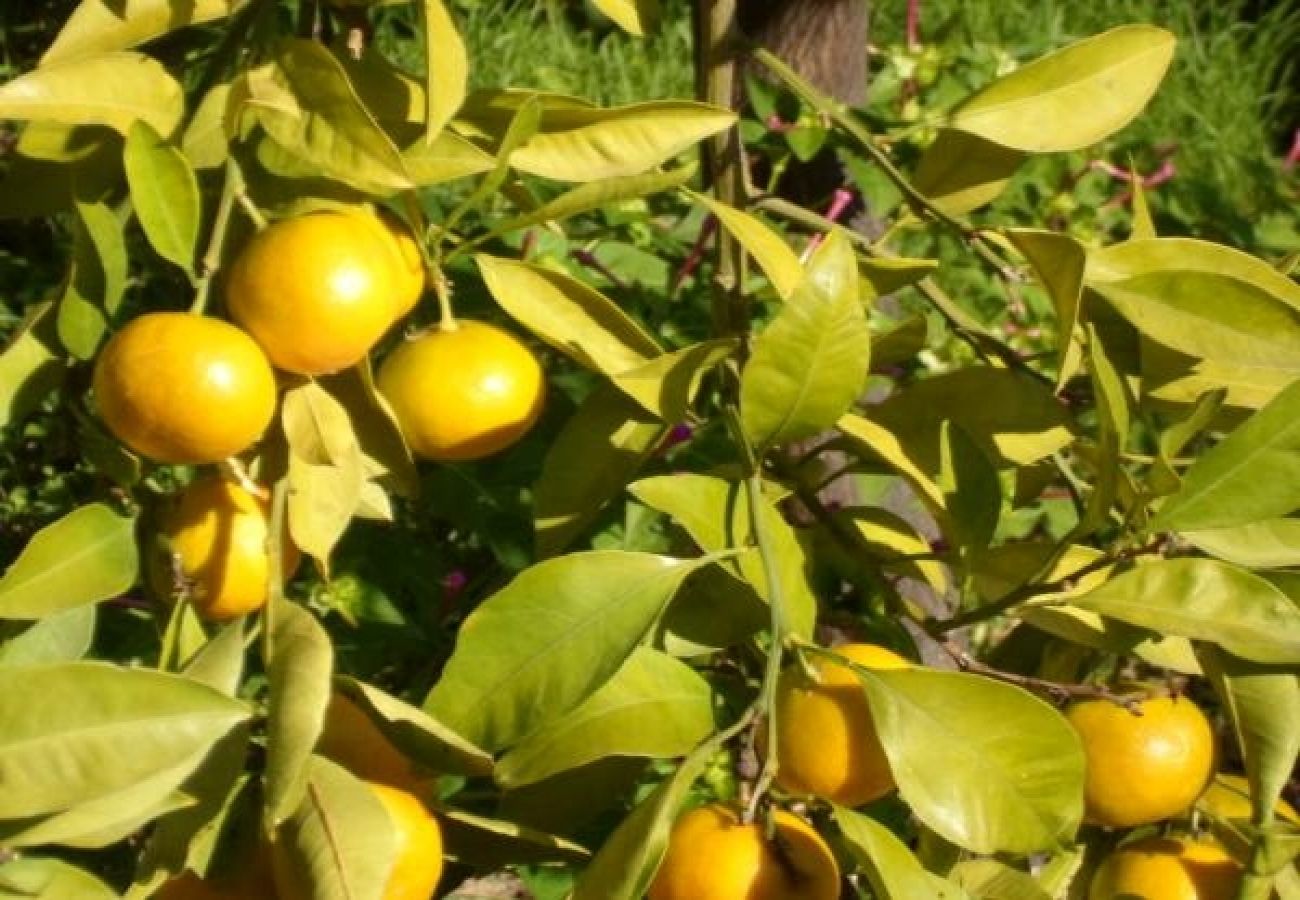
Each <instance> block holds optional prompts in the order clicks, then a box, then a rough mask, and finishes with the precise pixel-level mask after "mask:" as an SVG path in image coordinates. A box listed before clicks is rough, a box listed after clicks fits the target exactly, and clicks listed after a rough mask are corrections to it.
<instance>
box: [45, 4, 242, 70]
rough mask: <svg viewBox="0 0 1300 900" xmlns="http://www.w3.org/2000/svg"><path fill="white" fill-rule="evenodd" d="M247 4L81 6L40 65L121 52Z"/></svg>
mask: <svg viewBox="0 0 1300 900" xmlns="http://www.w3.org/2000/svg"><path fill="white" fill-rule="evenodd" d="M247 2H248V0H186V2H184V3H177V2H176V0H81V2H80V3H79V4H77V8H76V9H74V10H73V11H72V15H70V16H69V17H68V21H67V22H65V23H64V25H63V28H61V29H60V30H59V35H58V37H56V38H55V39H54V43H53V44H51V45H50V46H49V49H47V50H46V51H45V55H44V56H42V57H41V65H42V66H48V65H51V64H53V63H60V62H66V61H68V60H71V59H80V58H84V57H88V56H96V55H98V54H101V53H108V52H111V51H113V50H125V49H127V48H128V47H134V46H136V45H137V44H143V43H144V42H146V41H150V40H153V39H154V38H156V37H161V36H162V35H164V34H167V33H168V32H170V31H174V30H175V29H177V28H184V27H185V26H187V25H201V24H203V23H204V22H214V21H216V20H217V19H222V18H225V17H226V16H229V15H233V14H234V13H236V12H238V11H239V9H240V8H241V7H243V6H244V5H245V3H247Z"/></svg>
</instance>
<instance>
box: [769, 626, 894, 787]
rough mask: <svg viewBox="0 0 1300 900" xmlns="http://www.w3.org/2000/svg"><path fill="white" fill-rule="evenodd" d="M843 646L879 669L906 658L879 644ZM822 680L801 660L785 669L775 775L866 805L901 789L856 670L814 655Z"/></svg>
mask: <svg viewBox="0 0 1300 900" xmlns="http://www.w3.org/2000/svg"><path fill="white" fill-rule="evenodd" d="M834 650H835V652H836V653H839V654H841V655H842V656H846V657H848V658H849V659H851V660H853V661H854V662H856V663H858V664H860V665H863V666H867V667H869V668H873V669H901V668H907V667H908V666H910V665H911V663H909V662H908V661H907V660H906V659H904V658H903V657H901V656H899V655H898V654H896V653H894V652H893V651H891V650H887V649H885V648H884V647H878V646H875V645H874V644H845V645H843V646H840V647H835V648H834ZM812 668H813V670H814V671H815V672H816V673H817V675H818V676H819V678H820V681H816V682H814V681H812V680H810V679H809V678H808V676H807V675H806V674H805V673H804V671H803V670H802V669H801V668H799V667H798V666H792V667H790V668H788V669H786V670H785V671H784V672H782V673H781V679H780V682H779V683H778V685H777V697H776V716H777V741H778V748H777V749H778V751H779V753H778V758H779V759H780V761H781V763H780V766H781V767H780V769H779V770H778V772H777V776H776V780H777V783H779V784H780V785H781V786H782V787H783V788H785V789H786V790H788V791H790V792H792V793H796V794H816V795H817V796H819V797H823V798H825V799H827V800H833V801H834V802H836V803H839V804H840V805H842V806H850V807H853V806H861V805H862V804H864V803H869V802H871V801H872V800H876V799H878V798H880V797H883V796H884V795H885V794H888V793H889V792H890V791H892V790H893V789H894V776H893V774H892V773H891V772H890V771H889V761H888V760H887V759H886V758H885V751H884V749H883V748H882V747H881V746H880V739H879V738H878V737H877V736H876V727H875V725H874V724H873V723H872V721H871V711H870V709H868V707H867V696H866V694H865V693H864V691H863V689H862V682H861V681H860V680H859V679H858V676H857V675H855V674H854V673H853V670H851V669H849V668H847V667H846V666H841V665H837V664H835V663H833V662H831V661H830V660H826V659H820V658H819V659H817V660H815V661H814V662H813V663H812Z"/></svg>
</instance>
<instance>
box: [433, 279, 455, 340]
mask: <svg viewBox="0 0 1300 900" xmlns="http://www.w3.org/2000/svg"><path fill="white" fill-rule="evenodd" d="M431 280H432V281H433V293H434V295H435V296H437V298H438V311H439V319H438V330H439V331H456V330H457V329H459V328H460V325H459V324H457V322H456V314H455V313H454V312H453V311H452V308H451V285H450V284H449V283H448V282H447V276H446V275H444V274H443V273H442V272H434V273H433V277H432V279H431Z"/></svg>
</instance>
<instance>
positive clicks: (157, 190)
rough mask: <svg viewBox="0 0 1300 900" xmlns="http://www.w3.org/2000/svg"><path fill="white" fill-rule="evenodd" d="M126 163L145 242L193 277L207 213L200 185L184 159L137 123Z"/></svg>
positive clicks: (146, 124)
mask: <svg viewBox="0 0 1300 900" xmlns="http://www.w3.org/2000/svg"><path fill="white" fill-rule="evenodd" d="M123 164H124V167H125V169H126V181H127V184H128V185H129V186H130V188H131V205H132V206H133V207H134V208H135V214H136V217H137V218H138V219H139V220H140V227H141V228H143V229H144V234H145V237H147V238H148V239H149V243H150V244H152V245H153V248H154V249H155V250H157V251H158V255H159V256H161V257H162V258H163V259H166V260H170V261H171V262H174V263H175V264H176V265H178V266H180V267H181V268H182V269H184V270H185V271H186V272H187V273H190V274H193V271H194V251H195V248H196V247H197V246H198V242H199V219H200V217H201V214H202V210H201V208H200V203H201V201H200V198H199V182H198V179H197V178H196V177H195V175H194V170H193V169H191V168H190V164H189V162H188V161H187V160H186V159H185V155H184V154H183V153H181V151H179V150H177V149H176V148H175V147H173V146H171V145H170V144H168V143H167V142H166V141H165V140H163V138H162V137H161V136H159V134H158V132H156V131H154V130H153V129H152V128H151V127H149V125H148V123H146V122H136V123H135V124H134V125H133V126H131V131H130V133H128V134H127V138H126V149H125V153H124V156H123Z"/></svg>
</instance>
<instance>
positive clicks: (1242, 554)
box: [1181, 519, 1300, 569]
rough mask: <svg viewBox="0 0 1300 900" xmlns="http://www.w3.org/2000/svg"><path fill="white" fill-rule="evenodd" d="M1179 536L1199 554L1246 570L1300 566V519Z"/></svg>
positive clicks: (1192, 532)
mask: <svg viewBox="0 0 1300 900" xmlns="http://www.w3.org/2000/svg"><path fill="white" fill-rule="evenodd" d="M1181 534H1182V537H1183V539H1184V540H1186V541H1187V542H1188V543H1190V544H1192V546H1194V547H1196V548H1197V549H1198V550H1201V551H1202V552H1204V553H1208V554H1209V555H1210V556H1214V557H1218V558H1219V559H1222V560H1225V561H1227V562H1230V563H1235V564H1236V565H1239V566H1242V567H1244V568H1247V569H1286V568H1290V567H1292V566H1300V519H1265V520H1263V521H1261V522H1251V523H1249V524H1246V525H1234V526H1231V527H1229V528H1208V529H1206V530H1204V531H1184V532H1181Z"/></svg>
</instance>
